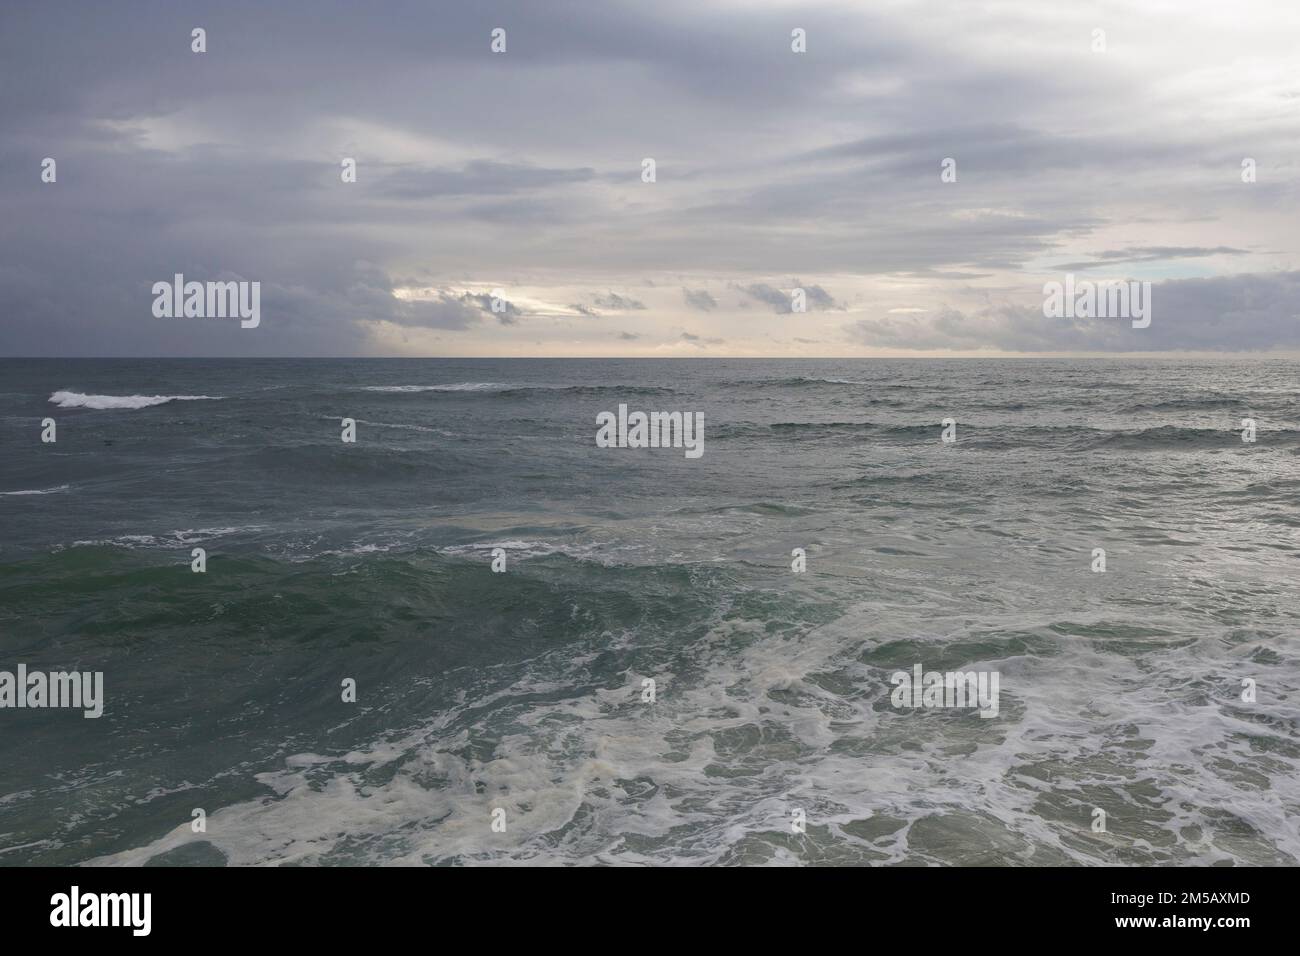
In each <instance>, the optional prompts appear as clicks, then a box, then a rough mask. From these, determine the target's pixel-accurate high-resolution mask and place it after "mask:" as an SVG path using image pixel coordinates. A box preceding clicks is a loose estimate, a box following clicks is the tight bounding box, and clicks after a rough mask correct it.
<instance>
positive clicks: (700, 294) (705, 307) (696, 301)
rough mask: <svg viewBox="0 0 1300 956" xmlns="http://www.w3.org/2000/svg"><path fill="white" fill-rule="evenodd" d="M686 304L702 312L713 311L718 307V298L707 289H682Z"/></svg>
mask: <svg viewBox="0 0 1300 956" xmlns="http://www.w3.org/2000/svg"><path fill="white" fill-rule="evenodd" d="M682 297H683V298H685V300H686V304H687V305H689V306H690V307H691V308H693V309H699V310H700V311H701V312H711V311H713V310H714V309H716V308H717V307H718V300H717V299H715V298H714V297H713V296H711V295H709V291H708V290H707V289H682Z"/></svg>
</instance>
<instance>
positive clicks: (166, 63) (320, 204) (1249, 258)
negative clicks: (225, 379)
mask: <svg viewBox="0 0 1300 956" xmlns="http://www.w3.org/2000/svg"><path fill="white" fill-rule="evenodd" d="M1127 9H1128V13H1127V14H1126V16H1127V17H1128V20H1127V21H1126V26H1125V28H1124V31H1123V33H1124V35H1123V49H1124V50H1125V51H1126V53H1125V55H1124V56H1119V55H1116V56H1111V55H1109V54H1108V55H1106V56H1105V57H1099V56H1097V55H1094V54H1091V53H1090V52H1089V51H1088V49H1087V41H1088V38H1089V35H1090V29H1091V25H1092V24H1091V20H1090V19H1089V16H1088V15H1087V14H1086V11H1081V12H1078V13H1077V14H1076V13H1074V12H1065V11H1062V12H1061V13H1060V14H1059V15H1058V14H1056V13H1054V14H1053V16H1052V17H1051V18H1050V19H1045V18H1044V17H1043V16H1042V14H1041V12H1040V9H1039V7H1038V6H1037V5H1036V4H1035V3H1033V2H1030V0H1007V2H1005V3H1000V4H998V5H996V7H995V8H992V9H985V8H978V7H969V8H968V7H966V6H960V5H958V6H954V7H953V8H952V9H951V10H948V11H946V13H945V15H944V16H942V17H929V16H919V15H918V13H917V11H916V9H915V8H913V7H909V6H907V5H904V6H892V5H883V6H880V5H868V6H863V5H857V6H852V5H850V6H844V5H838V4H829V3H827V4H818V3H814V4H811V5H805V6H802V7H801V8H800V9H799V11H798V20H799V23H798V25H799V26H802V27H804V28H806V29H807V31H808V44H809V46H808V53H806V54H801V55H796V54H792V53H791V52H790V49H789V31H790V28H791V25H792V24H791V16H792V14H791V13H790V12H789V10H787V9H785V8H782V7H779V6H778V7H767V6H760V7H758V8H755V9H752V10H746V13H745V16H743V17H737V16H735V13H734V11H732V10H731V9H729V8H727V7H716V6H712V5H708V4H698V3H693V2H687V0H664V2H662V3H658V4H655V5H652V6H647V5H644V4H637V3H633V2H617V0H616V2H611V3H607V4H599V5H592V4H589V3H580V2H577V0H554V2H548V3H546V4H537V3H535V2H531V0H502V2H500V3H495V4H493V5H492V6H491V7H490V8H483V7H481V6H480V5H473V4H444V5H440V6H439V7H438V10H437V16H436V17H432V18H431V14H430V12H429V9H428V7H427V5H425V4H421V3H418V2H415V0H392V2H390V3H387V4H386V5H385V8H384V15H383V16H375V15H374V13H373V11H371V10H369V9H367V8H365V7H363V6H361V5H357V4H355V3H349V2H343V0H317V2H312V3H308V2H306V0H286V2H283V3H277V4H261V3H254V2H252V0H231V2H228V3H222V4H219V5H214V4H210V3H201V2H193V0H175V2H171V3H167V4H150V5H147V6H145V7H141V6H139V5H138V4H131V3H127V2H125V0H104V2H89V0H86V2H68V3H60V4H41V5H37V4H34V3H27V2H24V0H14V2H10V3H5V4H0V62H3V63H4V64H5V73H6V77H7V79H8V82H6V83H3V84H0V128H2V129H3V130H4V137H3V140H2V141H0V208H3V209H4V216H5V224H6V226H7V227H8V228H6V229H5V230H3V231H0V354H11V355H12V354H70V353H81V354H164V355H170V354H197V355H205V354H216V355H257V354H301V355H316V354H367V353H368V352H370V351H374V350H380V351H382V350H384V349H386V348H390V347H392V343H391V342H386V341H381V340H379V339H376V337H375V332H374V330H375V328H376V327H377V326H384V325H386V324H390V325H392V326H396V327H398V328H400V329H401V330H403V334H404V335H408V336H409V338H410V339H411V341H412V342H416V343H419V342H421V341H427V339H421V338H420V335H419V333H420V330H445V331H447V332H449V333H453V335H452V336H449V337H450V338H456V339H457V341H461V340H465V339H469V338H471V337H473V338H474V339H475V344H476V347H477V348H478V349H479V351H481V352H484V353H490V352H491V351H492V349H493V347H494V345H495V343H498V342H499V343H501V345H502V346H503V347H505V346H509V345H510V344H512V343H516V342H517V341H518V337H519V336H521V335H522V334H524V330H527V334H528V335H532V334H534V332H535V331H536V327H537V326H539V325H541V324H542V323H533V322H521V321H520V319H521V316H522V314H521V313H520V312H519V311H518V310H513V311H507V312H506V313H503V314H493V313H490V312H489V311H487V310H485V309H484V307H483V299H482V296H481V295H479V294H477V293H475V294H473V295H471V296H470V297H469V298H466V296H465V294H464V293H461V292H452V291H449V290H452V289H456V290H463V289H465V288H474V289H481V288H491V287H493V286H494V285H495V284H496V283H498V282H500V283H507V282H513V281H514V280H515V279H517V278H519V279H520V284H523V279H525V278H526V280H527V284H528V285H529V287H530V289H532V290H533V291H534V292H535V293H536V297H537V299H538V300H544V301H547V302H574V301H588V302H593V303H594V305H595V307H596V308H595V309H592V311H596V310H598V309H607V310H610V311H615V312H617V311H626V310H633V309H637V308H638V306H641V305H648V308H647V309H646V313H647V314H646V315H645V316H644V317H643V319H644V321H646V322H647V323H648V324H653V323H658V328H657V329H656V330H655V332H654V335H656V336H658V337H659V339H661V340H663V341H665V342H668V341H671V340H674V335H675V331H676V330H677V329H680V328H681V326H682V324H683V323H688V324H694V323H695V322H696V321H697V320H698V321H707V323H708V325H709V329H708V330H707V331H706V330H704V329H701V330H699V331H700V339H699V340H698V341H703V339H704V337H705V336H707V337H708V338H711V339H722V338H725V339H726V341H728V342H730V343H733V344H736V343H741V344H747V345H750V346H753V345H754V344H755V343H769V344H770V343H771V342H773V341H776V340H775V339H772V338H771V337H770V335H769V331H770V330H765V329H760V326H761V323H762V322H763V321H765V320H770V317H766V316H763V315H761V314H760V313H762V312H764V311H766V310H767V309H770V310H771V311H772V312H774V313H776V314H785V313H788V312H789V296H788V290H787V291H782V290H781V289H779V288H776V287H775V286H773V285H771V284H769V283H771V282H772V281H773V279H772V277H787V276H803V277H805V279H806V280H807V283H806V284H804V283H803V282H798V280H796V282H797V284H800V285H802V286H803V288H804V289H805V290H806V292H807V294H808V308H809V312H810V313H817V314H816V315H810V316H809V317H808V322H810V323H811V322H814V321H819V322H823V323H825V328H824V329H820V330H818V331H816V332H813V331H811V330H810V331H809V334H811V335H819V336H821V339H820V341H825V340H826V338H827V337H829V336H830V335H831V334H833V333H834V331H835V330H837V329H840V326H842V325H843V324H844V323H843V322H841V321H839V320H838V318H837V317H836V316H832V315H828V314H825V313H829V312H834V311H838V310H840V309H846V310H852V314H851V315H850V316H849V321H848V325H849V328H851V329H852V330H853V333H852V336H851V338H850V341H851V342H852V343H855V344H858V345H861V346H863V347H882V348H883V347H889V348H915V349H932V348H940V347H944V348H946V347H950V346H948V345H939V344H934V343H938V342H941V341H943V340H945V338H947V339H952V340H956V341H962V342H966V343H969V344H968V345H967V346H964V347H968V348H986V347H991V348H1012V349H1016V350H1029V351H1034V350H1039V351H1041V350H1045V349H1053V350H1062V351H1065V350H1069V349H1072V348H1081V349H1082V348H1086V349H1097V348H1101V349H1107V348H1123V349H1129V348H1139V349H1150V348H1162V349H1165V348H1193V347H1197V348H1214V349H1229V348H1266V347H1278V348H1282V347H1292V344H1293V343H1292V340H1291V338H1290V337H1289V335H1288V333H1287V331H1286V326H1285V322H1286V321H1287V316H1288V314H1294V311H1295V300H1294V299H1288V298H1287V296H1294V295H1295V287H1294V284H1293V283H1287V282H1285V281H1282V280H1281V279H1279V276H1283V275H1287V274H1291V273H1292V272H1293V271H1294V270H1295V269H1296V268H1297V267H1298V266H1300V262H1298V260H1297V253H1296V248H1295V230H1294V221H1293V219H1294V217H1293V215H1288V214H1287V211H1288V210H1294V209H1295V208H1296V207H1297V200H1300V186H1298V183H1300V180H1297V177H1296V176H1295V175H1294V171H1295V167H1294V159H1293V157H1295V156H1296V155H1297V154H1300V127H1297V126H1296V124H1294V123H1286V122H1281V121H1280V120H1279V119H1278V118H1279V117H1286V116H1289V115H1291V113H1292V112H1293V108H1294V103H1295V96H1296V93H1297V88H1296V86H1295V81H1294V77H1295V76H1296V75H1297V74H1298V72H1300V55H1298V54H1297V52H1296V51H1297V49H1300V47H1297V45H1296V44H1295V43H1294V39H1295V38H1294V31H1293V30H1290V31H1288V29H1287V24H1288V23H1289V22H1290V21H1289V20H1286V19H1285V18H1284V16H1283V14H1285V13H1286V12H1287V8H1286V7H1285V6H1283V5H1282V4H1280V3H1278V4H1270V3H1267V2H1263V0H1261V3H1260V4H1259V7H1258V11H1257V12H1258V15H1255V16H1251V17H1226V16H1222V15H1220V14H1218V13H1215V12H1214V11H1212V10H1210V9H1208V8H1207V9H1206V10H1198V11H1195V12H1191V13H1189V14H1188V15H1187V16H1185V17H1180V18H1177V19H1176V20H1173V19H1171V18H1169V17H1168V16H1167V15H1166V14H1165V13H1164V12H1163V9H1162V7H1161V6H1160V5H1158V4H1154V3H1145V2H1138V3H1135V4H1132V5H1130V7H1129V8H1127ZM195 24H202V25H204V27H205V28H206V29H207V31H208V44H209V52H208V53H206V54H194V53H191V52H190V49H189V31H190V29H191V28H192V27H193V26H194V25H195ZM498 25H504V26H505V27H506V28H507V29H508V32H509V52H508V53H506V54H505V55H500V56H498V55H493V54H491V53H490V52H489V50H488V33H489V31H490V30H491V29H492V28H493V27H495V26H498ZM1026 37H1030V38H1032V42H1022V41H1024V39H1025V38H1026ZM1112 39H1115V36H1114V34H1112ZM1010 44H1014V45H1015V49H1016V55H1015V56H1007V55H1006V50H1007V49H1008V48H1009V45H1010ZM1119 49H1120V48H1119V47H1116V51H1118V50H1119ZM1190 50H1196V51H1199V52H1198V54H1197V55H1196V56H1192V55H1190V54H1189V52H1188V51H1190ZM110 54H111V55H110ZM1242 63H1250V64H1251V67H1250V68H1249V69H1245V68H1242V67H1241V66H1240V64H1242ZM1151 76H1159V77H1161V78H1162V80H1161V83H1160V84H1153V83H1152V82H1151V81H1150V77H1151ZM1173 89H1176V90H1178V91H1179V95H1177V96H1171V95H1169V90H1173ZM1190 104H1195V109H1194V110H1193V108H1192V106H1191V105H1190ZM1118 105H1122V108H1123V110H1124V111H1125V115H1132V116H1140V117H1141V122H1140V123H1138V124H1135V123H1129V122H1124V123H1119V122H1117V121H1116V115H1117V113H1116V110H1117V106H1118ZM972 118H978V119H972ZM984 118H988V119H987V121H986V120H985V119H984ZM706 147H707V148H706ZM646 155H654V156H655V157H656V158H657V159H658V161H659V169H658V172H659V178H658V181H657V182H656V183H654V184H644V183H641V182H640V180H639V172H640V160H641V158H642V157H644V156H646ZM46 156H52V157H55V158H56V159H57V160H58V164H59V178H58V182H57V183H56V184H44V183H41V182H40V180H39V168H40V162H41V160H42V158H44V157H46ZM345 156H348V157H355V158H356V159H357V161H358V169H359V175H358V181H357V182H356V183H351V184H344V183H342V182H341V181H340V177H339V163H340V159H341V158H342V157H345ZM945 157H952V158H954V159H955V160H956V163H957V170H958V176H957V181H956V182H953V183H942V182H941V181H940V178H939V172H940V162H941V161H942V160H943V159H944V158H945ZM1244 157H1254V158H1256V159H1257V161H1258V177H1257V180H1256V181H1255V182H1253V183H1249V184H1247V183H1244V182H1242V180H1241V177H1240V164H1241V162H1242V159H1243V158H1244ZM1097 249H1101V250H1103V251H1102V252H1094V251H1093V250H1097ZM1225 261H1230V262H1231V263H1232V270H1231V271H1232V273H1233V274H1232V275H1224V274H1223V273H1224V272H1225V268H1226V267H1225V266H1224V262H1225ZM1058 263H1064V265H1058ZM1101 268H1110V269H1120V268H1126V269H1127V270H1128V271H1131V272H1134V273H1137V274H1141V275H1142V276H1144V277H1150V278H1153V279H1159V280H1161V283H1160V289H1161V290H1162V295H1163V296H1165V297H1167V298H1165V299H1157V303H1156V308H1157V317H1156V319H1155V322H1154V323H1153V326H1152V328H1151V329H1148V330H1146V332H1148V333H1150V334H1147V335H1145V336H1144V337H1142V338H1141V339H1140V340H1139V344H1134V343H1133V342H1132V341H1131V340H1132V339H1134V336H1133V335H1121V334H1118V331H1117V330H1114V329H1112V330H1110V331H1112V332H1116V334H1114V335H1111V334H1108V332H1107V330H1106V329H1105V328H1101V327H1098V328H1092V327H1084V328H1080V327H1077V326H1076V325H1072V324H1063V325H1055V326H1053V325H1050V324H1044V323H1043V322H1042V321H1041V318H1040V319H1037V320H1036V319H1035V318H1034V315H1033V313H1034V311H1035V308H1034V306H1033V305H1032V304H1028V305H1027V304H1025V302H1026V297H1025V295H1024V291H1023V290H1024V289H1025V288H1033V287H1035V286H1036V285H1040V284H1041V281H1042V278H1041V277H1042V276H1043V275H1044V274H1047V273H1049V272H1051V271H1053V270H1056V271H1067V270H1077V271H1085V270H1089V269H1101ZM175 272H184V273H185V274H186V275H189V276H192V277H194V278H201V279H206V278H213V277H216V276H219V275H234V276H241V277H245V278H249V279H254V280H258V281H261V282H262V283H263V316H264V319H263V323H262V325H261V327H260V328H259V329H258V330H256V332H255V333H250V332H242V333H241V332H240V331H239V330H238V329H237V328H235V329H232V328H231V327H230V326H223V325H220V324H213V323H195V322H183V321H173V322H170V323H169V322H160V321H159V320H155V319H153V318H152V316H151V315H150V314H149V309H148V306H149V296H148V289H149V286H150V284H151V283H152V282H154V281H156V280H158V279H162V278H167V277H170V276H171V275H172V274H174V273H175ZM399 276H400V277H418V279H417V280H415V281H411V282H408V281H407V279H406V278H402V279H400V280H398V279H395V278H393V277H399ZM520 277H522V278H520ZM705 282H708V283H710V286H709V287H710V288H717V287H719V286H718V285H716V284H717V283H722V284H723V285H727V286H728V287H733V288H736V289H740V290H744V294H745V295H746V296H747V297H748V299H749V301H750V302H753V303H756V305H754V306H753V307H751V308H750V309H749V310H748V314H745V310H744V307H743V306H741V305H737V304H735V303H734V302H727V303H725V304H721V303H719V302H718V301H717V300H716V299H715V298H714V297H713V296H712V295H711V294H710V293H709V292H708V291H707V290H706V289H704V288H698V289H696V290H692V289H691V288H689V286H691V285H697V286H699V285H703V284H704V283H705ZM1197 282H1203V283H1206V284H1204V285H1196V284H1195V283H1197ZM683 283H685V284H686V287H683V288H682V299H681V300H676V299H675V293H674V294H673V298H674V301H672V302H671V303H669V302H668V301H667V300H666V299H663V298H656V297H655V296H652V295H651V294H650V293H649V292H647V293H646V295H645V298H646V303H641V302H639V300H637V299H634V298H630V297H628V296H625V295H622V294H616V293H613V292H605V291H603V290H609V289H614V288H623V289H629V288H638V289H641V288H643V287H644V288H646V289H647V290H653V289H656V288H658V287H660V286H662V287H667V288H670V289H671V288H675V287H682V284H683ZM1179 283H1188V284H1187V285H1180V284H1179ZM416 286H419V287H422V288H426V289H439V290H445V291H442V292H438V293H435V294H432V295H429V296H422V297H421V298H418V299H402V298H398V297H395V296H394V294H393V293H394V292H396V291H400V290H402V289H410V288H415V287H416ZM826 288H833V289H835V290H836V295H837V296H839V297H840V298H839V299H838V300H837V299H836V298H833V297H832V296H831V295H830V293H828V292H826ZM1189 289H1190V290H1195V293H1196V294H1197V295H1200V296H1201V297H1202V299H1201V300H1199V301H1193V300H1192V299H1191V298H1189V299H1188V301H1186V302H1185V303H1184V302H1182V301H1181V300H1180V299H1179V298H1178V296H1180V295H1187V296H1191V295H1192V293H1190V292H1183V291H1180V290H1189ZM548 290H553V294H552V293H551V292H548ZM1242 290H1245V291H1242ZM725 298H728V299H730V298H732V297H731V296H727V297H725ZM895 299H897V301H895ZM1165 302H1169V303H1177V305H1178V308H1180V309H1181V308H1183V307H1184V306H1185V307H1186V308H1187V309H1188V310H1189V311H1188V318H1186V319H1184V320H1178V321H1175V317H1174V316H1173V314H1172V313H1171V312H1170V311H1162V310H1167V309H1171V308H1172V306H1171V305H1167V304H1164V303H1165ZM899 307H918V308H924V309H926V310H927V311H926V312H924V313H913V314H911V315H909V314H907V313H905V312H900V311H897V309H898V308H899ZM512 309H513V307H512ZM673 309H675V310H676V314H672V312H673ZM890 309H895V311H894V312H893V313H892V314H891V313H890ZM575 310H577V308H576V307H575ZM1021 312H1025V313H1026V314H1025V315H1021ZM698 313H708V314H707V316H703V315H699V314H698ZM493 315H494V316H495V318H496V321H495V322H493V321H490V319H489V316H493ZM915 316H920V317H919V318H918V317H915ZM1162 317H1163V318H1162ZM596 325H597V324H596V323H587V324H586V326H587V329H586V330H584V331H582V332H580V333H577V334H579V335H590V336H592V337H593V341H594V340H597V339H599V340H600V341H603V342H606V343H608V342H611V341H613V340H612V339H611V336H610V333H609V330H608V329H607V328H596V327H595V326H596ZM749 328H754V329H756V330H757V331H755V332H754V333H753V336H754V338H752V339H748V340H747V341H742V340H746V337H747V336H748V335H749V333H748V332H747V331H746V330H747V329H749ZM1229 329H1234V330H1236V331H1235V332H1234V333H1229V332H1227V331H1226V330H1229ZM568 334H569V335H570V336H571V335H572V334H574V333H573V332H572V330H570V332H569V333H568ZM646 335H647V337H649V336H650V335H651V333H650V332H647V333H646ZM566 341H572V338H570V339H568V340H566ZM676 341H678V342H688V343H689V342H691V340H690V339H677V340H676ZM999 343H1001V344H999ZM1025 343H1028V344H1025ZM1232 343H1239V344H1237V345H1233V344H1232ZM714 344H716V343H714ZM419 347H422V346H420V345H418V344H417V345H413V346H412V348H419ZM765 347H766V346H765Z"/></svg>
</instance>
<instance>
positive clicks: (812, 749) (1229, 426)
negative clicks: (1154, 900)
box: [0, 359, 1300, 866]
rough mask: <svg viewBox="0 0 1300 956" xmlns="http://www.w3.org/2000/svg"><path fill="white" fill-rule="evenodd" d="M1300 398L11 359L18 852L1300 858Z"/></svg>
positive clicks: (946, 382)
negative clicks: (623, 432) (697, 440)
mask: <svg viewBox="0 0 1300 956" xmlns="http://www.w3.org/2000/svg"><path fill="white" fill-rule="evenodd" d="M1298 383H1300V363H1296V362H1289V361H1240V362H1237V361H1213V362H1208V361H1207V362H1190V361H1177V360H1160V361H1115V360H1093V361H1087V360H987V361H986V360H971V359H964V360H950V361H943V360H934V361H931V360H830V359H828V360H740V359H737V360H706V359H701V360H486V359H485V360H470V359H447V360H397V359H391V360H380V359H376V360H355V359H348V360H166V359H139V360H137V359H123V360H52V359H51V360H40V359H31V360H12V359H10V360H3V361H0V456H2V457H0V461H2V464H0V529H2V530H0V670H7V671H14V670H15V668H17V667H18V666H19V665H20V664H21V665H24V666H25V667H26V668H27V669H28V670H29V671H31V670H44V671H67V670H76V671H78V672H102V674H103V701H102V704H103V714H102V716H101V717H98V718H94V719H87V718H86V717H84V716H83V713H82V711H81V710H76V709H69V708H61V709H59V708H44V709H39V708H17V707H13V708H5V709H0V864H3V865H23V864H74V863H87V864H194V865H207V864H228V865H256V864H299V865H317V864H321V865H328V864H407V865H456V864H466V865H494V864H499V865H509V864H591V863H603V864H615V865H649V864H660V865H712V864H718V865H736V864H756V865H799V864H814V865H816V864H823V865H824V864H903V865H1007V866H1020V865H1053V864H1090V865H1127V864H1208V865H1261V864H1295V863H1297V862H1300V828H1298V826H1297V820H1300V786H1297V771H1298V769H1300V696H1298V695H1300V640H1298V638H1297V627H1296V625H1297V612H1298V611H1300V592H1298V589H1297V582H1298V581H1300V563H1298V562H1297V557H1298V556H1300V551H1298V550H1297V549H1298V548H1300V538H1298V537H1297V528H1298V527H1300V508H1298V507H1297V506H1298V505H1300V457H1297V456H1298V455H1300V404H1298V403H1297V398H1298V397H1300V384H1298ZM620 405H625V406H627V409H629V410H631V411H637V410H640V411H644V412H654V411H665V412H674V411H676V412H682V413H684V414H693V413H698V414H699V415H700V416H702V422H703V453H702V454H701V455H700V456H699V457H698V458H691V457H688V456H687V455H686V454H684V453H683V450H682V449H680V448H631V447H622V448H620V447H614V448H603V447H597V444H596V432H597V424H596V422H597V416H598V415H600V414H601V413H602V412H610V413H615V414H617V413H618V410H619V406H620ZM47 418H48V419H53V420H54V426H55V434H54V436H53V437H54V438H55V440H54V441H42V433H43V431H45V430H46V426H43V425H42V421H43V420H44V419H47ZM345 418H348V419H352V420H353V421H354V422H355V441H353V442H346V441H343V440H342V434H343V426H342V420H343V419H345ZM945 419H947V420H950V421H949V423H948V425H947V426H945V424H944V422H945ZM1243 419H1251V420H1252V421H1253V422H1254V423H1255V428H1256V432H1255V436H1254V437H1255V441H1253V442H1245V441H1243V440H1242V432H1243V428H1244V427H1245V426H1243ZM945 434H946V437H948V438H952V439H955V440H952V441H945V440H944V438H945ZM196 548H201V549H202V550H203V554H204V561H205V562H206V565H205V570H203V571H202V573H198V572H196V571H194V570H193V562H194V561H195V560H196V558H195V555H194V549H196ZM1098 549H1100V550H1101V551H1102V552H1104V554H1102V555H1101V556H1100V561H1102V562H1104V571H1102V570H1101V568H1100V566H1099V557H1098ZM502 562H504V569H503V570H502V569H500V568H501V563H502ZM494 563H495V564H496V565H497V566H498V569H497V570H494ZM801 564H802V569H799V570H796V568H797V567H798V566H799V565H801ZM918 667H919V668H921V669H922V670H923V671H926V672H929V671H936V672H954V671H978V672H981V673H985V674H989V673H991V674H996V675H997V676H998V678H999V682H998V687H999V699H998V704H997V712H996V714H995V715H992V716H981V715H980V713H978V712H976V711H975V710H974V709H972V708H970V707H959V706H934V707H929V706H911V705H905V706H899V705H898V704H897V703H896V701H895V699H894V692H895V688H896V684H895V676H896V675H898V674H899V673H907V674H910V673H912V672H913V671H914V669H916V668H918ZM349 684H351V686H352V688H354V690H353V691H351V692H350V691H349ZM350 693H351V694H354V699H351V700H350V699H346V698H348V697H349V695H350ZM1099 811H1100V815H1099ZM1099 823H1100V826H1099Z"/></svg>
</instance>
